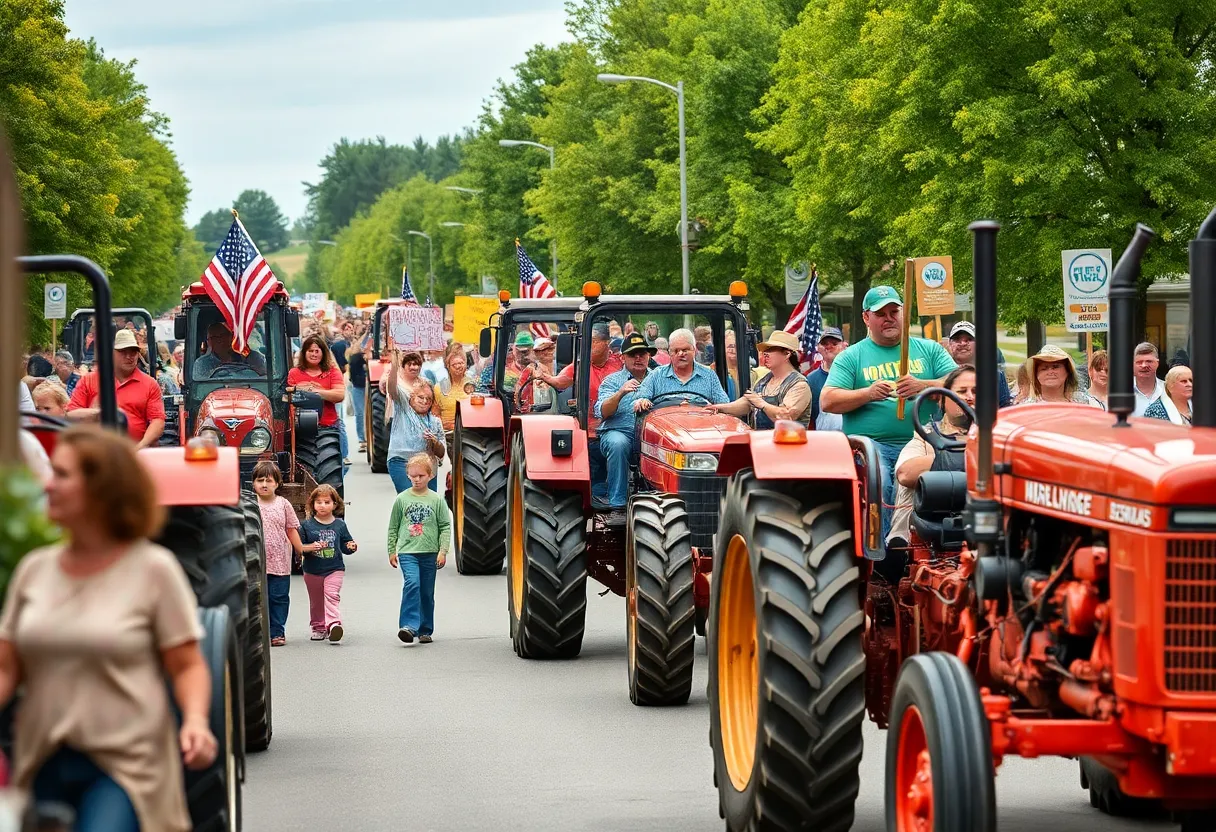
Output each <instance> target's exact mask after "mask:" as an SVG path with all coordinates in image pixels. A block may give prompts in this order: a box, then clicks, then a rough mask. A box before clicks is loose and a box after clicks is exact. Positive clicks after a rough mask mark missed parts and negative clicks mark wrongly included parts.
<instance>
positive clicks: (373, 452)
mask: <svg viewBox="0 0 1216 832" xmlns="http://www.w3.org/2000/svg"><path fill="white" fill-rule="evenodd" d="M371 396H372V400H371V402H370V403H369V407H368V412H369V413H370V414H371V425H369V428H370V430H368V432H367V458H368V462H369V463H370V464H371V467H372V473H373V474H387V473H388V438H389V434H390V433H391V432H392V429H393V420H392V419H388V420H386V419H385V417H384V414H385V412H386V411H387V409H388V400H387V399H386V398H385V397H384V394H383V393H381V392H380V388H379V387H378V386H376V385H372V393H371Z"/></svg>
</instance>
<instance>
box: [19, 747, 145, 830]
mask: <svg viewBox="0 0 1216 832" xmlns="http://www.w3.org/2000/svg"><path fill="white" fill-rule="evenodd" d="M33 792H34V800H35V801H36V802H38V803H62V804H65V805H67V806H71V807H72V809H73V810H74V811H75V812H76V824H75V825H74V826H73V827H72V829H73V830H74V831H75V832H139V818H138V817H136V815H135V807H134V806H133V805H131V798H129V797H127V793H126V792H125V791H123V789H122V786H120V785H118V784H117V783H116V782H114V780H113V778H111V777H110V776H109V775H107V774H106V773H105V772H104V771H102V770H101V769H100V768H98V766H97V764H96V763H94V762H93V761H92V760H91V759H90V758H89V757H88V756H87V755H85V754H82V753H80V752H79V751H76V750H75V749H71V748H67V747H60V748H59V750H58V751H56V752H55V753H54V754H52V755H51V757H50V759H48V760H47V761H46V762H45V763H43V764H42V768H41V769H39V770H38V774H37V775H35V777H34V788H33Z"/></svg>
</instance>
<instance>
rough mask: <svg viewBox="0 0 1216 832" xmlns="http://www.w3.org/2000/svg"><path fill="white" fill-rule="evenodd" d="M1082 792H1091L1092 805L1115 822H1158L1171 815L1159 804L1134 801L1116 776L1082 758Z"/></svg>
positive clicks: (1148, 801) (1090, 759)
mask: <svg viewBox="0 0 1216 832" xmlns="http://www.w3.org/2000/svg"><path fill="white" fill-rule="evenodd" d="M1081 777H1082V788H1086V789H1088V790H1089V805H1090V806H1092V807H1094V808H1095V809H1097V810H1098V811H1099V812H1101V813H1102V814H1104V815H1109V816H1111V817H1113V818H1137V819H1142V820H1150V819H1153V820H1156V819H1163V818H1166V817H1167V816H1168V815H1169V813H1168V812H1167V811H1166V810H1165V808H1164V807H1163V806H1162V804H1161V801H1160V800H1154V799H1153V798H1150V797H1131V796H1130V795H1128V794H1126V793H1125V792H1124V791H1123V790H1122V789H1120V788H1119V778H1118V777H1116V776H1115V773H1114V772H1113V771H1111V770H1110V769H1108V768H1107V767H1106V766H1104V765H1102V764H1101V763H1100V762H1098V761H1097V760H1095V759H1093V758H1092V757H1082V758H1081Z"/></svg>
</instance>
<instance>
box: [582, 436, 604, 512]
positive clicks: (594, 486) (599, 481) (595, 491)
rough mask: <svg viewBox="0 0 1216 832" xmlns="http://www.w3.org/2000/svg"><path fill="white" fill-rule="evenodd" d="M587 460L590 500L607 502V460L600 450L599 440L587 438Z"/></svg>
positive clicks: (592, 437)
mask: <svg viewBox="0 0 1216 832" xmlns="http://www.w3.org/2000/svg"><path fill="white" fill-rule="evenodd" d="M587 460H588V462H589V463H590V466H591V499H593V500H603V501H605V502H607V501H608V460H606V459H605V458H604V452H603V450H602V449H601V448H600V438H599V437H598V436H590V437H588V438H587Z"/></svg>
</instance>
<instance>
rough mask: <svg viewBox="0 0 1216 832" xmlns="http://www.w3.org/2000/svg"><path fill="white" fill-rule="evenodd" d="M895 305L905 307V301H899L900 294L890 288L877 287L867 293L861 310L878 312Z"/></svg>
mask: <svg viewBox="0 0 1216 832" xmlns="http://www.w3.org/2000/svg"><path fill="white" fill-rule="evenodd" d="M893 303H894V304H897V305H899V306H903V305H904V304H903V301H901V300H900V299H899V292H897V291H895V290H894V289H892V288H891V287H890V286H875V287H874V288H873V289H871V290H870V291H868V292H866V296H865V299H864V300H862V302H861V308H862V309H864V310H865V311H867V312H877V311H878V310H879V309H882V308H883V307H884V306H890V305H891V304H893Z"/></svg>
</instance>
